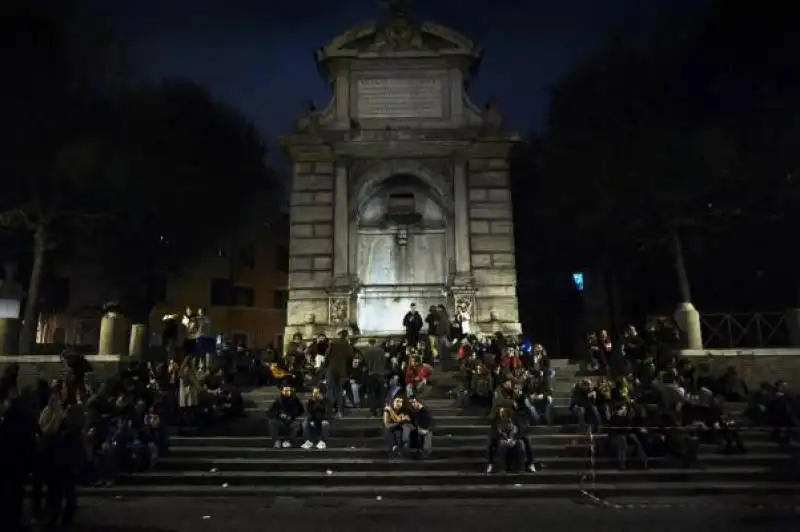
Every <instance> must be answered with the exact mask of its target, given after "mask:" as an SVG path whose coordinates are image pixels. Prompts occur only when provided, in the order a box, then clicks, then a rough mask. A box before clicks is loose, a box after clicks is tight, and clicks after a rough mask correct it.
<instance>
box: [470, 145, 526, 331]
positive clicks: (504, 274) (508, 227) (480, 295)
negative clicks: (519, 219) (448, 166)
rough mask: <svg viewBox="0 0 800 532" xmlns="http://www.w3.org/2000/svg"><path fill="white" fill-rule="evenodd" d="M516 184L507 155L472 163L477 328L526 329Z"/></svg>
mask: <svg viewBox="0 0 800 532" xmlns="http://www.w3.org/2000/svg"><path fill="white" fill-rule="evenodd" d="M512 216H513V211H512V199H511V188H510V186H509V179H508V164H507V162H506V161H505V160H504V159H484V158H481V159H470V161H469V222H470V223H469V244H470V253H471V256H470V261H471V264H472V275H473V278H474V280H475V288H476V290H477V292H476V298H475V311H474V314H473V324H474V328H475V329H478V330H481V332H484V333H490V332H494V331H497V330H500V331H503V332H505V333H509V334H518V333H519V332H520V331H521V327H520V324H519V312H518V301H517V289H516V284H517V270H516V264H515V253H514V224H513V221H512Z"/></svg>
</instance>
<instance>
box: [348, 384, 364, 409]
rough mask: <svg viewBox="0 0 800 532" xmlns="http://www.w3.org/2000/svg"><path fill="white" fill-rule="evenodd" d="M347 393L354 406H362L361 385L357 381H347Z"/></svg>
mask: <svg viewBox="0 0 800 532" xmlns="http://www.w3.org/2000/svg"><path fill="white" fill-rule="evenodd" d="M345 386H347V389H346V395H347V399H348V400H349V402H350V403H351V404H352V405H353V407H354V408H360V407H361V385H360V384H359V383H357V382H351V381H347V384H345Z"/></svg>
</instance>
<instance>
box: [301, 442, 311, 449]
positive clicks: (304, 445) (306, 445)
mask: <svg viewBox="0 0 800 532" xmlns="http://www.w3.org/2000/svg"><path fill="white" fill-rule="evenodd" d="M300 447H302V448H303V449H311V448H312V447H314V443H313V442H312V441H311V440H307V441H306V442H305V443H304V444H303V445H301V446H300Z"/></svg>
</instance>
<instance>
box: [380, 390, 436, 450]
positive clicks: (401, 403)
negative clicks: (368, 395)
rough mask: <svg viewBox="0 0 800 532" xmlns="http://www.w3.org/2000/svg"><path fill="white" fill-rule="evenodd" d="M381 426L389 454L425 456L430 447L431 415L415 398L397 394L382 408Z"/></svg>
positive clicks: (431, 444) (431, 440)
mask: <svg viewBox="0 0 800 532" xmlns="http://www.w3.org/2000/svg"><path fill="white" fill-rule="evenodd" d="M383 428H384V434H385V437H386V444H387V446H388V447H389V450H390V456H391V457H395V456H410V455H411V454H412V453H413V452H416V453H417V454H416V455H417V456H418V457H422V458H427V457H428V456H430V454H431V451H432V449H433V433H432V432H431V429H432V428H433V418H432V417H431V415H430V412H429V411H428V409H427V408H426V407H425V405H423V404H422V403H421V402H420V401H419V399H417V398H416V397H410V398H408V399H405V398H404V397H403V396H402V395H396V396H395V397H394V398H393V399H392V401H391V403H390V404H388V405H386V407H385V408H384V409H383Z"/></svg>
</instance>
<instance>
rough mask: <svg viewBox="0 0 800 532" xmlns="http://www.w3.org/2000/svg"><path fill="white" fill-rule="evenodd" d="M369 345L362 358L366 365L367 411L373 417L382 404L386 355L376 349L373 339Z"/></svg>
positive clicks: (378, 348)
mask: <svg viewBox="0 0 800 532" xmlns="http://www.w3.org/2000/svg"><path fill="white" fill-rule="evenodd" d="M367 343H368V344H369V345H368V347H367V348H366V349H364V351H363V353H362V356H363V358H364V363H365V364H366V365H367V372H368V373H367V375H368V376H367V400H368V402H369V410H370V413H371V414H372V415H373V416H377V415H378V412H379V410H380V407H381V405H382V404H383V398H384V394H385V393H386V392H385V391H384V390H385V389H386V363H387V360H386V353H385V352H384V351H383V349H381V348H380V347H378V345H377V342H376V341H375V338H370V339H369V340H368V341H367Z"/></svg>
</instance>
